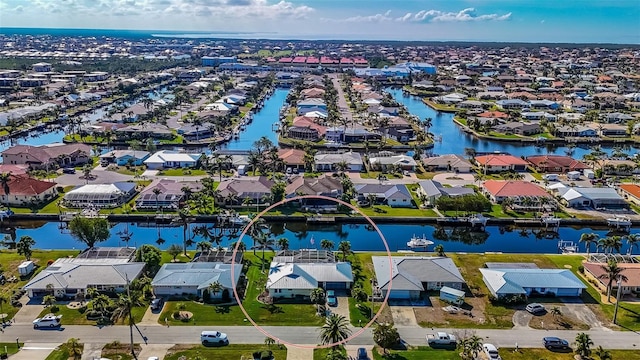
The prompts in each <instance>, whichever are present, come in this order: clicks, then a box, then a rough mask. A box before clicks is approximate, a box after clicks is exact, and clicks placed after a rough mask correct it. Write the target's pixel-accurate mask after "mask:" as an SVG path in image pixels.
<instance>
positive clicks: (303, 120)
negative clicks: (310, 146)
mask: <svg viewBox="0 0 640 360" xmlns="http://www.w3.org/2000/svg"><path fill="white" fill-rule="evenodd" d="M292 125H293V126H298V127H307V128H311V129H315V130H318V134H319V135H320V136H324V134H325V133H326V132H327V128H326V127H324V126H322V125H320V124H318V123H316V122H315V121H314V119H313V118H310V117H307V116H297V117H295V118H294V119H293V122H292Z"/></svg>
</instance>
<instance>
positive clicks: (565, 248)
mask: <svg viewBox="0 0 640 360" xmlns="http://www.w3.org/2000/svg"><path fill="white" fill-rule="evenodd" d="M558 250H560V251H561V252H562V253H563V254H573V253H576V252H578V246H577V245H576V244H575V243H574V242H573V241H565V240H560V241H558Z"/></svg>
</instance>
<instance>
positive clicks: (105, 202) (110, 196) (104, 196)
mask: <svg viewBox="0 0 640 360" xmlns="http://www.w3.org/2000/svg"><path fill="white" fill-rule="evenodd" d="M135 193H136V183H134V182H115V183H113V184H87V185H81V186H78V187H76V188H75V189H73V190H71V191H69V192H68V193H66V194H65V195H64V202H65V203H66V204H67V205H68V206H71V207H78V208H79V207H85V206H87V205H91V206H96V207H101V208H108V207H117V206H120V205H122V204H123V203H124V202H126V201H128V200H129V199H131V198H132V197H133V195H135Z"/></svg>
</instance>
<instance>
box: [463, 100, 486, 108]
mask: <svg viewBox="0 0 640 360" xmlns="http://www.w3.org/2000/svg"><path fill="white" fill-rule="evenodd" d="M456 106H457V107H458V108H459V109H482V107H483V106H484V103H483V102H482V101H478V100H465V101H461V102H459V103H458V104H457V105H456Z"/></svg>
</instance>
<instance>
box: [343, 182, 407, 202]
mask: <svg viewBox="0 0 640 360" xmlns="http://www.w3.org/2000/svg"><path fill="white" fill-rule="evenodd" d="M354 187H355V189H356V192H357V193H358V194H360V195H363V196H367V195H368V194H374V195H376V196H377V197H383V198H385V199H387V198H389V197H391V196H396V195H397V194H402V195H404V196H405V197H406V198H409V199H411V193H410V192H409V189H407V186H406V185H404V184H395V185H390V184H354Z"/></svg>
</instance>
